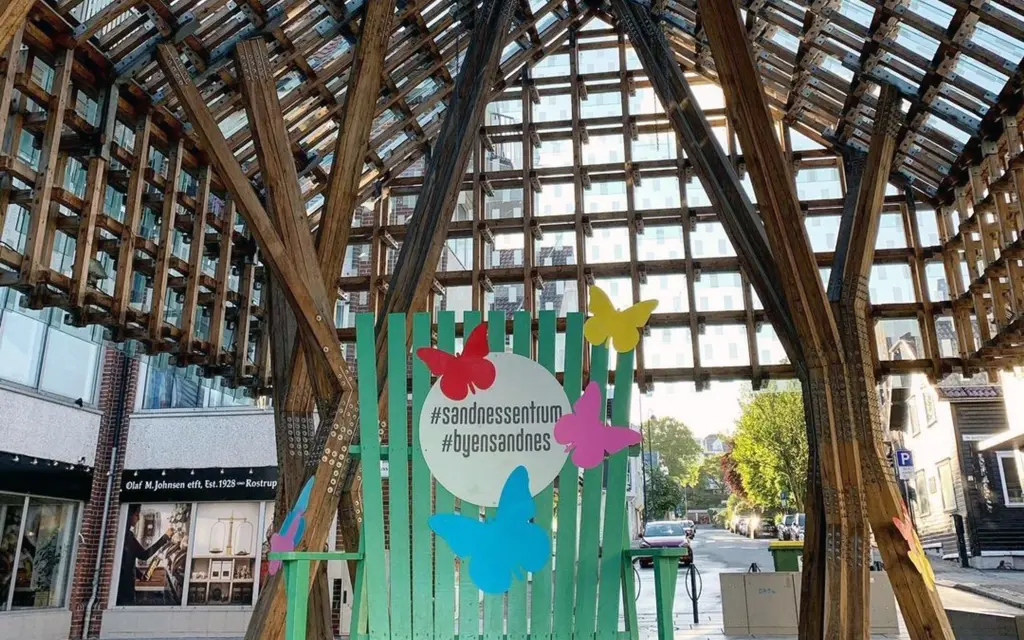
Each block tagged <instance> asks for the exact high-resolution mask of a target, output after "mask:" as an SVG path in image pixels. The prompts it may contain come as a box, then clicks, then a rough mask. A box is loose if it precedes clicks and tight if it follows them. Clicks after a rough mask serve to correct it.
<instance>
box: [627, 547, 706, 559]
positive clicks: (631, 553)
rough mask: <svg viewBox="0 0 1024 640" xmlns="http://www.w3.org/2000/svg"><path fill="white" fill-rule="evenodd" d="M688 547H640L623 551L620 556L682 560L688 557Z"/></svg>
mask: <svg viewBox="0 0 1024 640" xmlns="http://www.w3.org/2000/svg"><path fill="white" fill-rule="evenodd" d="M690 553H692V552H691V550H690V548H689V547H640V548H639V549H624V550H623V551H622V555H624V556H625V557H627V558H630V559H632V558H682V557H683V556H688V555H690Z"/></svg>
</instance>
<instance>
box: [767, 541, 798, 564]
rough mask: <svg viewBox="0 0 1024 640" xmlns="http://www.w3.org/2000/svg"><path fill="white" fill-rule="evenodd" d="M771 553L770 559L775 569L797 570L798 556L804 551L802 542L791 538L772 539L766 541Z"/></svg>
mask: <svg viewBox="0 0 1024 640" xmlns="http://www.w3.org/2000/svg"><path fill="white" fill-rule="evenodd" d="M768 550H769V551H771V553H772V561H773V562H774V563H775V570H776V571H799V570H800V556H802V555H803V553H804V543H803V542H800V541H791V540H773V541H771V542H769V543H768Z"/></svg>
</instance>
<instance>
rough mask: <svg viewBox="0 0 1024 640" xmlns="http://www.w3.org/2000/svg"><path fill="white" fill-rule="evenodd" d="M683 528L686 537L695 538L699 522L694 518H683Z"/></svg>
mask: <svg viewBox="0 0 1024 640" xmlns="http://www.w3.org/2000/svg"><path fill="white" fill-rule="evenodd" d="M682 523H683V530H684V531H685V532H686V537H687V538H689V539H690V540H693V536H695V535H697V523H695V522H694V521H693V520H683V521H682Z"/></svg>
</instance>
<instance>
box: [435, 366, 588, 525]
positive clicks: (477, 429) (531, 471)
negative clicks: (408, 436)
mask: <svg viewBox="0 0 1024 640" xmlns="http://www.w3.org/2000/svg"><path fill="white" fill-rule="evenodd" d="M487 360H489V361H490V362H491V363H493V365H494V366H493V370H494V378H493V382H490V380H488V384H487V385H482V384H478V385H474V386H473V387H472V389H471V390H470V392H468V393H467V394H465V395H463V394H462V393H461V389H459V393H452V392H451V390H452V388H454V385H452V384H451V383H447V386H448V388H447V389H446V383H445V378H444V376H442V378H441V381H439V382H438V383H436V384H435V385H434V386H433V387H432V388H431V389H430V392H429V393H428V394H427V398H426V401H425V402H424V403H423V410H422V413H421V414H420V445H421V447H422V449H423V457H424V458H425V459H426V462H427V465H428V466H429V467H430V471H431V473H433V474H434V477H435V478H436V479H437V480H438V481H439V482H440V483H441V484H442V485H443V486H444V488H445V489H447V490H448V491H450V492H451V493H452V494H453V495H455V496H456V497H457V498H460V499H462V500H465V501H467V502H470V503H473V504H476V505H480V506H484V507H495V506H497V505H498V500H499V498H500V497H501V492H502V488H503V487H504V486H505V482H506V480H508V478H509V474H511V473H512V471H513V470H514V469H516V468H517V467H520V466H522V467H525V468H526V471H527V472H528V475H529V489H530V493H531V495H537V494H538V493H540V492H541V491H543V490H544V488H546V487H547V486H548V485H550V484H551V483H552V481H554V479H555V477H556V476H557V475H558V473H559V472H560V471H561V469H562V466H563V465H564V464H565V458H566V453H567V451H566V447H565V446H563V445H560V444H558V442H556V441H555V436H554V428H555V423H556V422H558V419H559V418H561V417H562V416H564V415H567V414H569V413H570V412H571V408H570V406H569V399H568V398H567V397H566V395H565V391H564V390H563V389H562V385H561V384H559V382H558V380H557V379H556V378H555V376H554V375H552V374H551V373H550V372H549V371H548V370H547V369H545V368H544V367H543V366H541V365H540V364H538V363H537V362H534V361H533V360H530V359H529V358H524V357H523V356H518V355H515V354H511V353H501V352H498V353H491V354H488V355H487ZM453 373H459V372H458V371H454V372H451V370H449V373H445V376H448V375H453ZM471 373H472V371H471ZM452 396H454V398H453V397H452ZM460 396H461V397H460Z"/></svg>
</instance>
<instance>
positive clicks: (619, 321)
mask: <svg viewBox="0 0 1024 640" xmlns="http://www.w3.org/2000/svg"><path fill="white" fill-rule="evenodd" d="M657 306H658V301H657V300H645V301H643V302H639V303H637V304H635V305H633V306H632V307H630V308H628V309H624V310H623V311H619V310H618V309H616V308H615V306H614V305H613V304H612V301H611V299H609V298H608V294H607V293H605V292H604V291H602V290H601V289H599V288H598V287H590V313H591V314H593V315H591V317H590V318H588V319H587V322H586V323H585V324H584V325H583V336H584V337H585V338H586V339H587V342H589V343H590V344H594V345H603V344H606V343H607V342H608V341H609V340H611V342H612V345H614V346H615V350H616V351H618V352H619V353H627V352H629V351H632V350H633V349H635V348H636V345H637V343H639V342H640V329H642V328H643V326H644V325H645V324H647V321H648V320H650V318H651V314H652V313H653V312H654V309H655V308H656V307H657Z"/></svg>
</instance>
